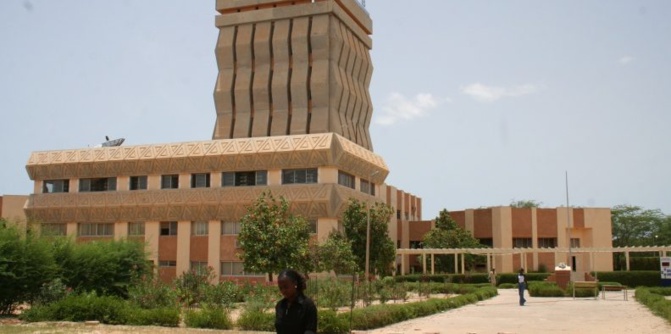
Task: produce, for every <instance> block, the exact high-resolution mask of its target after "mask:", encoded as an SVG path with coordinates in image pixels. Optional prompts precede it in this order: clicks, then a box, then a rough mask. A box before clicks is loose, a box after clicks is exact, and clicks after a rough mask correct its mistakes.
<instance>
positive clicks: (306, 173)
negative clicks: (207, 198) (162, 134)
mask: <svg viewBox="0 0 671 334" xmlns="http://www.w3.org/2000/svg"><path fill="white" fill-rule="evenodd" d="M317 178H318V172H317V169H316V168H310V169H288V170H282V184H310V183H317ZM338 184H340V185H343V186H346V187H349V188H352V189H354V185H355V177H354V175H351V174H348V173H345V172H342V171H339V172H338ZM265 185H268V171H265V170H260V171H249V172H224V173H222V174H221V186H222V187H245V186H265ZM209 187H210V174H209V173H194V174H191V188H209ZM177 188H179V175H178V174H169V175H161V189H177ZM116 189H117V179H116V177H103V178H85V179H80V180H79V192H97V191H115V190H116ZM128 189H129V190H146V189H147V176H146V175H141V176H131V177H130V180H129V184H128ZM360 189H361V191H362V192H365V193H367V194H371V195H375V184H372V187H371V183H370V182H369V181H368V180H364V179H361V182H360ZM42 192H43V193H45V194H46V193H67V192H70V180H45V181H44V182H43V186H42Z"/></svg>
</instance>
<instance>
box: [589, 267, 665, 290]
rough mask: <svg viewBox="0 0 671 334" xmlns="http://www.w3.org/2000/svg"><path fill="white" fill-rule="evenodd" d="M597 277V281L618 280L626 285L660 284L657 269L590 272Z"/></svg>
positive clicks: (651, 285) (648, 285)
mask: <svg viewBox="0 0 671 334" xmlns="http://www.w3.org/2000/svg"><path fill="white" fill-rule="evenodd" d="M595 275H596V277H598V278H599V281H609V282H618V283H620V284H623V285H626V286H628V287H632V288H633V287H639V286H647V287H656V286H659V285H660V284H661V277H660V275H659V270H656V271H612V272H597V273H594V272H592V276H595Z"/></svg>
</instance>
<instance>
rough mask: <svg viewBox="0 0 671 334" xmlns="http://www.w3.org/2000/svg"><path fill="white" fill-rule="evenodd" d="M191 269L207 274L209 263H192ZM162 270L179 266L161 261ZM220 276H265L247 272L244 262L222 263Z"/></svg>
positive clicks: (168, 261) (174, 262)
mask: <svg viewBox="0 0 671 334" xmlns="http://www.w3.org/2000/svg"><path fill="white" fill-rule="evenodd" d="M190 265H191V266H190V269H191V270H192V271H194V272H196V273H199V274H205V273H207V270H208V269H207V268H208V265H207V262H205V261H191V263H190ZM158 266H159V267H160V268H171V267H176V266H177V261H172V260H160V261H158ZM220 266H221V267H220V269H219V274H220V275H221V276H263V274H259V273H252V272H247V271H245V268H244V266H243V264H242V262H232V261H222V262H221V263H220Z"/></svg>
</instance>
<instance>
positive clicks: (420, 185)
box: [0, 0, 671, 219]
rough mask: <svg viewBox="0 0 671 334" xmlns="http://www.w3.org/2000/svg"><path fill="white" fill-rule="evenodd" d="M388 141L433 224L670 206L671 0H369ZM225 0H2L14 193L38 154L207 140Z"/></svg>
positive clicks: (2, 60) (1, 45) (394, 180)
mask: <svg viewBox="0 0 671 334" xmlns="http://www.w3.org/2000/svg"><path fill="white" fill-rule="evenodd" d="M366 5H367V10H368V12H369V13H370V15H371V17H372V19H373V24H374V33H373V51H372V58H373V64H374V66H375V71H374V73H373V80H372V83H371V88H370V91H371V95H372V98H373V105H374V108H375V111H374V117H373V124H372V126H371V134H372V139H373V145H374V150H375V152H376V153H378V154H380V155H381V156H382V157H384V159H385V161H386V162H387V164H388V166H389V168H390V170H391V173H390V175H389V177H388V178H387V183H389V184H392V185H394V186H397V187H398V188H401V189H403V190H405V191H407V192H410V193H413V194H415V195H418V196H420V197H421V198H422V199H423V206H424V211H423V218H424V219H432V218H434V217H435V216H436V215H437V213H438V211H439V210H440V209H443V208H446V209H448V210H460V209H465V208H477V207H482V206H497V205H508V204H510V202H511V201H513V200H527V199H529V200H536V201H539V202H542V203H543V206H548V207H554V206H561V205H565V204H566V195H565V186H564V175H565V172H566V171H567V172H568V176H569V191H570V204H571V205H575V206H596V207H611V206H614V205H617V204H633V205H640V206H643V207H645V208H649V209H661V210H662V211H664V212H665V213H666V214H671V131H670V129H669V128H670V125H671V1H668V0H658V1H633V0H626V1H615V0H608V1H604V0H598V1H585V0H580V1H578V0H574V1H570V0H569V1H559V0H557V1H537V0H528V1H521V0H520V1H475V0H468V1H466V0H460V1H449V0H413V1H400V0H368V1H367V3H366ZM214 8H215V1H214V0H160V1H159V0H135V1H132V0H126V1H102V0H59V1H53V0H2V1H0V115H1V117H0V124H2V129H1V130H0V145H1V146H0V147H1V149H2V152H1V154H0V159H1V160H0V194H28V193H30V192H31V191H32V182H31V181H30V180H29V178H28V175H27V173H26V171H25V164H26V162H27V160H28V158H29V156H30V153H31V152H32V151H42V150H61V149H73V148H82V147H87V146H92V145H95V144H98V143H100V142H101V141H103V140H104V137H105V135H109V136H110V137H114V138H116V137H124V138H126V143H125V145H138V144H155V143H166V142H180V141H193V140H209V139H211V136H212V130H213V127H214V121H215V117H216V114H215V110H214V101H213V98H212V92H213V90H214V84H215V79H216V75H217V69H216V62H215V57H214V47H215V43H216V39H217V32H218V31H217V29H216V28H215V27H214V16H215V15H216V12H215V10H214Z"/></svg>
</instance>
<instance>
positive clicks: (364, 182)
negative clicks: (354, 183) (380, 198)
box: [359, 179, 375, 196]
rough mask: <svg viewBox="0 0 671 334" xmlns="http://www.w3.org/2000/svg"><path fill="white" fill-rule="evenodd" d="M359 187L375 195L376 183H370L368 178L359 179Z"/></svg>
mask: <svg viewBox="0 0 671 334" xmlns="http://www.w3.org/2000/svg"><path fill="white" fill-rule="evenodd" d="M359 189H361V192H362V193H366V194H369V195H373V196H375V183H370V182H369V181H368V180H364V179H361V181H359Z"/></svg>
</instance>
